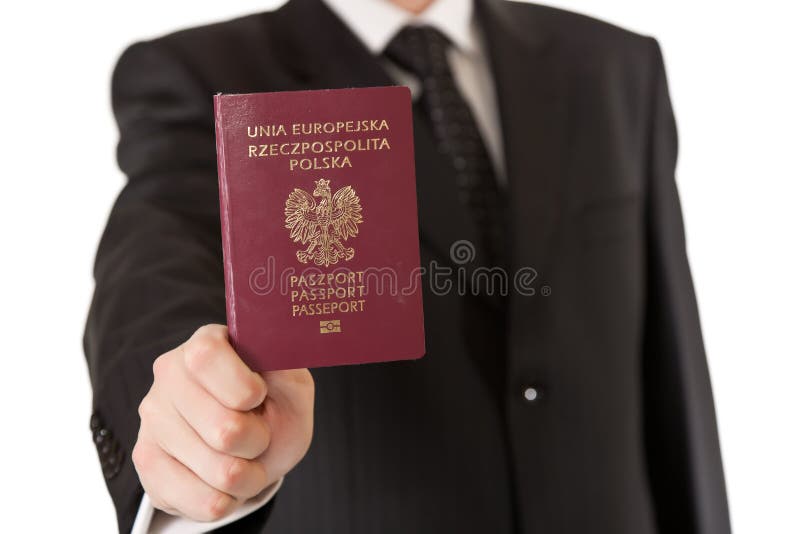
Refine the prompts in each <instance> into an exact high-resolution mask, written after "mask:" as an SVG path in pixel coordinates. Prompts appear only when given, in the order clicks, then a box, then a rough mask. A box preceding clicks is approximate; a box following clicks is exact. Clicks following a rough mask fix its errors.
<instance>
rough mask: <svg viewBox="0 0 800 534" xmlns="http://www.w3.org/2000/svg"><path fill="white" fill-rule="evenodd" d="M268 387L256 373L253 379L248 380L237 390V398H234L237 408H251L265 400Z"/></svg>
mask: <svg viewBox="0 0 800 534" xmlns="http://www.w3.org/2000/svg"><path fill="white" fill-rule="evenodd" d="M266 394H267V393H266V388H265V387H264V385H263V383H262V382H260V381H259V380H258V379H257V378H256V376H255V375H254V376H253V377H252V379H251V380H246V381H245V382H244V383H243V384H241V386H240V387H239V389H238V391H237V398H236V399H234V400H233V404H234V408H236V409H237V410H250V409H252V408H255V407H256V406H258V405H259V404H261V403H262V402H263V401H264V397H266Z"/></svg>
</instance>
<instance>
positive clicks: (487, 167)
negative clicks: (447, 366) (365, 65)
mask: <svg viewBox="0 0 800 534" xmlns="http://www.w3.org/2000/svg"><path fill="white" fill-rule="evenodd" d="M449 47H450V42H449V41H448V39H447V37H445V36H444V35H442V33H441V32H439V31H438V30H436V29H434V28H431V27H430V26H406V27H405V28H403V29H402V30H401V31H400V32H399V33H398V34H397V35H396V36H395V37H394V39H392V41H391V42H390V43H389V45H388V46H387V47H386V51H385V55H386V57H387V58H389V59H390V60H392V61H394V62H395V63H396V64H397V65H398V66H400V67H402V68H403V69H405V70H407V71H409V72H411V73H412V74H414V75H416V76H418V77H419V79H420V81H421V82H422V94H421V97H420V103H421V104H422V106H423V109H424V110H425V111H426V112H427V114H428V117H429V119H430V121H431V124H432V125H433V130H434V135H435V138H436V141H437V143H438V148H439V151H440V152H441V153H442V154H445V155H446V156H447V157H448V159H450V161H451V163H452V165H453V168H454V169H455V172H456V177H457V180H458V195H459V198H460V199H461V201H462V202H463V204H464V205H465V206H467V208H468V210H469V212H470V213H471V215H472V217H473V219H474V221H475V224H476V226H477V228H478V232H479V237H480V240H481V242H480V243H477V244H476V245H477V246H478V247H479V248H482V249H483V251H484V259H485V260H486V263H487V264H488V265H492V266H494V265H496V266H505V246H504V237H505V233H504V224H503V209H502V206H503V204H502V199H501V194H500V191H499V189H498V187H497V180H496V178H495V176H494V170H493V167H492V162H491V160H490V159H489V154H488V152H487V150H486V146H485V145H484V143H483V140H482V138H481V135H480V132H479V131H478V127H477V124H476V122H475V119H474V117H473V115H472V111H471V109H470V107H469V105H468V104H467V102H466V101H465V100H464V97H463V96H462V95H461V93H460V92H459V90H458V87H457V85H456V81H455V79H454V78H453V73H452V71H451V70H450V66H449V64H448V62H447V49H448V48H449Z"/></svg>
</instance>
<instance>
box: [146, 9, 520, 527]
mask: <svg viewBox="0 0 800 534" xmlns="http://www.w3.org/2000/svg"><path fill="white" fill-rule="evenodd" d="M324 1H325V3H326V4H328V7H330V9H331V10H332V11H333V12H334V13H336V15H337V16H338V17H339V18H340V19H341V20H342V21H343V22H344V23H345V24H346V25H347V26H348V27H349V28H350V30H351V31H352V32H353V33H354V34H355V35H356V36H357V37H358V38H359V39H361V41H362V42H363V43H364V46H366V47H367V49H368V50H369V51H370V52H372V53H373V54H374V55H376V56H379V55H381V54H382V53H383V51H384V49H385V48H386V46H387V45H388V44H389V42H390V41H391V40H392V38H393V37H394V36H395V35H396V34H397V32H399V31H400V30H401V29H402V28H403V27H404V26H406V25H423V24H425V25H429V26H432V27H434V28H436V29H438V30H439V31H441V32H442V33H443V34H444V35H445V36H447V37H448V38H449V39H450V41H451V42H452V43H453V45H454V46H453V47H452V48H451V49H450V50H449V51H448V58H447V59H448V62H449V64H450V68H451V69H452V71H453V76H454V78H455V81H456V84H457V85H458V88H459V90H460V91H461V94H462V95H463V96H464V99H465V100H466V101H467V104H468V105H469V106H470V109H471V110H472V113H473V115H474V117H475V122H476V123H477V126H478V130H479V131H480V133H481V136H482V137H483V141H484V143H485V145H486V149H487V151H488V152H489V157H490V158H491V160H492V164H493V166H494V168H495V173H496V175H497V179H498V182H499V183H500V184H501V185H503V184H505V172H504V160H503V155H502V151H503V146H502V130H501V129H500V116H499V113H498V111H497V100H496V97H495V92H494V82H493V80H492V73H491V68H490V65H489V60H488V57H487V50H486V46H485V42H484V40H483V36H482V35H481V33H480V29H479V28H478V25H477V24H476V22H475V20H474V10H473V4H472V1H471V0H436V1H434V2H433V4H431V5H430V7H428V8H427V9H426V10H425V11H423V12H422V13H420V14H419V15H414V14H412V13H410V12H408V11H406V10H404V9H402V8H400V7H398V6H396V5H395V4H392V3H391V2H390V1H389V0H324ZM384 64H385V68H386V70H387V71H388V72H389V74H390V75H391V76H392V77H393V79H394V80H395V81H396V82H397V83H398V84H399V85H406V86H408V87H409V89H410V90H411V94H412V97H413V98H415V99H416V98H417V97H418V96H419V92H420V88H421V86H420V83H419V80H418V79H417V78H416V77H415V76H414V75H412V74H411V73H408V72H406V71H404V70H402V69H401V68H399V67H398V66H396V65H394V64H392V63H390V62H389V61H384ZM282 482H283V480H282V479H281V480H279V481H278V482H276V483H275V484H273V485H272V486H270V487H268V488H267V489H265V490H264V491H263V492H261V493H260V494H259V495H257V496H255V497H253V498H252V499H250V500H248V501H246V502H245V503H243V504H242V505H241V506H240V507H239V508H237V509H236V511H235V512H233V513H232V514H231V515H229V516H227V517H225V518H224V519H221V520H219V521H214V522H211V523H201V522H197V521H192V520H189V519H186V518H182V517H177V516H173V515H169V514H166V513H164V512H162V511H160V510H155V509H154V508H153V505H152V503H151V502H150V499H149V498H148V496H147V494H145V495H144V497H143V498H142V502H141V504H140V505H139V511H138V513H137V514H136V520H135V521H134V524H133V530H132V534H197V533H201V532H208V531H210V530H213V529H215V528H219V527H221V526H224V525H227V524H228V523H232V522H233V521H236V520H237V519H240V518H242V517H244V516H246V515H248V514H249V513H251V512H253V511H255V510H258V509H259V508H261V507H262V506H264V505H265V504H266V503H268V502H269V501H270V499H272V497H273V496H274V495H275V494H276V493H277V491H278V488H279V487H280V485H281V483H282Z"/></svg>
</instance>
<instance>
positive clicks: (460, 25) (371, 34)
mask: <svg viewBox="0 0 800 534" xmlns="http://www.w3.org/2000/svg"><path fill="white" fill-rule="evenodd" d="M324 1H325V3H326V4H327V5H328V7H330V9H331V10H332V11H333V12H334V13H336V15H337V16H338V17H339V18H340V19H342V20H343V21H344V23H345V24H347V26H349V27H350V30H351V31H352V32H353V33H354V34H356V36H357V37H358V38H359V39H361V41H362V42H363V43H364V45H365V46H366V47H367V49H369V51H370V52H372V53H373V54H375V55H378V54H380V53H382V52H383V50H384V49H385V48H386V46H387V45H388V44H389V41H391V40H392V38H393V37H394V36H395V35H396V34H397V32H399V31H400V29H401V28H403V26H406V25H423V24H426V25H429V26H432V27H434V28H436V29H437V30H439V31H440V32H442V33H443V34H444V35H445V36H447V38H448V39H450V41H452V42H453V44H454V45H455V46H456V47H458V48H459V49H460V50H462V51H464V52H467V53H469V52H473V51H474V50H475V46H476V45H475V35H474V33H473V32H472V29H471V26H470V24H471V22H472V11H473V5H472V0H435V1H434V2H433V3H432V4H431V5H430V6H429V7H428V8H427V9H426V10H425V11H423V12H422V13H420V14H419V15H414V14H413V13H410V12H409V11H406V10H405V9H402V8H401V7H398V6H397V5H395V4H393V3H392V2H390V1H389V0H324Z"/></svg>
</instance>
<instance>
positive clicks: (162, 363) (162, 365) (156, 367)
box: [153, 354, 169, 381]
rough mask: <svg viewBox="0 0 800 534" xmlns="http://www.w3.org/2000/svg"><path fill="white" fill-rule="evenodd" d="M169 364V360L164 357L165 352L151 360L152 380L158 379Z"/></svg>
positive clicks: (162, 375)
mask: <svg viewBox="0 0 800 534" xmlns="http://www.w3.org/2000/svg"><path fill="white" fill-rule="evenodd" d="M168 366H169V360H168V359H167V358H166V354H162V355H161V356H159V357H158V358H156V359H155V360H154V361H153V380H154V381H155V380H160V379H161V378H163V377H164V374H165V373H166V372H167V367H168Z"/></svg>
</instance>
